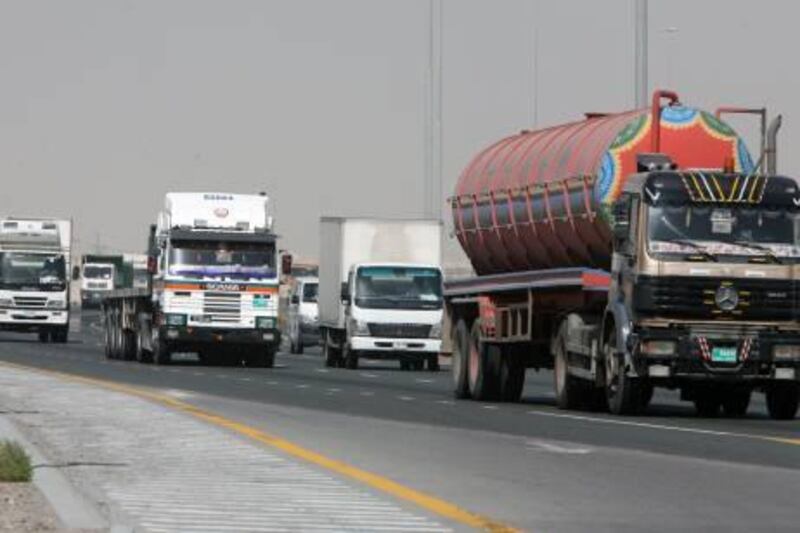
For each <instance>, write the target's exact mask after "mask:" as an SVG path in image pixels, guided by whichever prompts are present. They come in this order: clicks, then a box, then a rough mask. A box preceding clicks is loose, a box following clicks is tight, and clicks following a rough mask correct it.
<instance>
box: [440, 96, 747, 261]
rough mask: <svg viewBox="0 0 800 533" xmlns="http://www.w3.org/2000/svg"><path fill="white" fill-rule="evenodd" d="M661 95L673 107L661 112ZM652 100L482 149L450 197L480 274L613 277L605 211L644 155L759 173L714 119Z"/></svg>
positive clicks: (674, 100)
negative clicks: (606, 272)
mask: <svg viewBox="0 0 800 533" xmlns="http://www.w3.org/2000/svg"><path fill="white" fill-rule="evenodd" d="M662 97H668V98H670V99H671V100H672V102H671V104H670V105H668V106H662V105H661V98H662ZM653 102H654V103H653V107H652V108H649V109H639V110H634V111H627V112H623V113H618V114H610V115H589V116H587V119H586V120H582V121H579V122H573V123H570V124H564V125H561V126H556V127H552V128H546V129H542V130H537V131H530V132H528V131H523V132H521V133H520V134H517V135H512V136H510V137H506V138H505V139H502V140H500V141H499V142H497V143H495V144H493V145H491V146H489V147H488V148H486V149H484V150H483V151H481V152H480V153H479V154H478V155H477V156H476V157H475V158H474V159H473V160H472V161H471V162H470V164H469V165H468V166H467V168H466V169H465V170H464V172H463V173H462V174H461V176H460V178H459V180H458V183H457V185H456V190H455V195H454V196H453V197H452V198H451V199H450V205H451V209H452V215H453V223H454V229H455V234H456V236H457V238H458V240H459V242H460V243H461V246H462V248H463V249H464V251H465V252H466V254H467V256H468V257H469V259H470V261H471V262H472V265H473V267H474V268H475V271H476V272H477V273H478V274H481V275H483V274H496V273H502V272H514V271H522V270H535V269H541V268H559V267H574V266H581V267H594V268H604V269H608V268H609V265H610V259H611V232H610V229H609V227H608V224H607V220H608V217H607V210H606V207H607V206H608V205H609V204H611V203H613V202H614V200H616V198H617V197H618V196H619V194H620V191H621V190H622V187H623V185H624V183H625V180H626V178H627V177H628V176H629V175H630V174H632V173H635V172H636V155H637V154H639V153H650V152H660V153H664V154H667V155H669V156H670V157H671V158H672V160H673V162H675V163H676V164H677V166H678V168H683V169H686V168H722V167H724V166H725V165H726V164H731V163H733V166H734V168H735V170H736V171H739V172H752V171H753V163H752V160H751V158H750V155H749V153H748V151H747V148H746V147H745V145H744V143H743V142H742V140H741V138H740V137H739V136H738V135H737V134H736V133H735V132H734V131H733V130H732V129H731V128H730V127H729V126H728V125H727V124H725V123H724V122H722V121H721V120H719V119H718V118H716V117H715V116H714V115H712V114H711V113H708V112H705V111H701V110H698V109H694V108H691V107H685V106H683V105H681V104H678V103H677V95H675V94H673V93H669V92H666V91H657V92H656V93H655V94H654V98H653ZM653 110H655V112H653ZM653 124H656V125H657V126H656V127H655V128H653V126H652V125H653Z"/></svg>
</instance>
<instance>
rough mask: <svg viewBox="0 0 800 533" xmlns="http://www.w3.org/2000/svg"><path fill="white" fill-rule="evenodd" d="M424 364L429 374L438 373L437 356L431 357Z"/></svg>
mask: <svg viewBox="0 0 800 533" xmlns="http://www.w3.org/2000/svg"><path fill="white" fill-rule="evenodd" d="M426 364H427V367H428V371H429V372H438V371H439V370H440V367H439V355H438V354H437V355H431V356H430V357H428V359H427V360H426Z"/></svg>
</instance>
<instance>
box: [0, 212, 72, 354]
mask: <svg viewBox="0 0 800 533" xmlns="http://www.w3.org/2000/svg"><path fill="white" fill-rule="evenodd" d="M71 245H72V222H71V221H69V220H51V219H33V218H4V219H0V329H2V330H7V331H20V332H29V333H38V334H39V340H40V341H42V342H47V341H52V342H61V343H63V342H67V338H68V337H69V282H70V280H69V275H68V273H69V271H70V249H71Z"/></svg>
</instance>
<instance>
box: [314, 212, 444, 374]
mask: <svg viewBox="0 0 800 533" xmlns="http://www.w3.org/2000/svg"><path fill="white" fill-rule="evenodd" d="M441 232H442V227H441V223H440V222H438V221H432V220H382V219H368V218H334V217H323V218H322V219H321V235H320V237H321V240H320V264H319V316H320V336H321V343H322V348H323V355H324V358H325V364H326V365H327V366H337V367H340V366H344V367H346V368H358V361H359V358H360V357H362V356H369V357H372V358H382V359H398V360H399V361H400V367H401V368H402V369H404V370H406V369H415V370H421V369H422V368H423V366H424V365H425V363H426V362H427V365H428V368H429V369H430V370H438V368H439V351H440V349H441V334H442V270H441V266H440V265H441Z"/></svg>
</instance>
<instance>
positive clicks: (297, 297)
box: [292, 294, 300, 305]
mask: <svg viewBox="0 0 800 533" xmlns="http://www.w3.org/2000/svg"><path fill="white" fill-rule="evenodd" d="M292 303H293V304H294V305H297V304H299V303H300V296H298V295H296V294H295V295H294V296H292Z"/></svg>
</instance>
